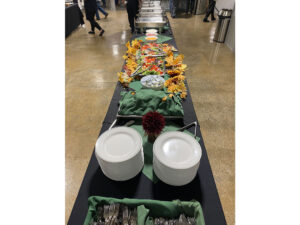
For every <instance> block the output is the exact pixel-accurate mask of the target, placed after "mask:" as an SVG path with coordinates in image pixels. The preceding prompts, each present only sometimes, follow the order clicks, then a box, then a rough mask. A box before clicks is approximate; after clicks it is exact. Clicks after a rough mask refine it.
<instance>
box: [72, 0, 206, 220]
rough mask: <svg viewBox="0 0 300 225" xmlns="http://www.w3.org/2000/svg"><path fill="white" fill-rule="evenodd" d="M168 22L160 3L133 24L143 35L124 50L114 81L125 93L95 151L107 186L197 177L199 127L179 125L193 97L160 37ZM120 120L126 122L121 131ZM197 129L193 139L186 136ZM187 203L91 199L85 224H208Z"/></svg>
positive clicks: (178, 57)
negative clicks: (187, 101)
mask: <svg viewBox="0 0 300 225" xmlns="http://www.w3.org/2000/svg"><path fill="white" fill-rule="evenodd" d="M166 21H167V19H166V17H165V13H164V12H163V10H162V9H161V6H160V1H149V0H147V1H143V2H142V4H141V8H140V11H139V15H138V19H137V21H136V25H137V29H139V31H141V32H142V33H143V35H142V36H140V35H139V36H138V37H137V38H135V39H133V40H132V41H131V42H128V43H127V44H126V47H127V51H126V54H125V55H124V56H123V58H124V60H125V63H124V65H123V68H122V71H121V72H119V73H118V74H117V76H118V82H119V84H120V85H121V86H122V91H121V93H120V95H121V98H120V101H119V104H118V105H119V106H118V112H117V115H116V119H115V121H113V122H112V124H111V125H110V127H109V128H108V129H107V130H106V131H105V132H103V133H101V135H100V136H99V138H98V140H97V142H96V145H95V152H94V153H95V156H96V159H97V162H98V164H99V166H100V169H101V171H102V173H103V174H104V175H105V176H106V177H108V178H109V179H110V180H113V181H128V180H132V179H133V178H134V177H136V176H137V175H138V174H140V173H141V172H142V173H143V174H144V175H145V176H146V177H147V178H148V179H149V180H151V182H153V184H155V183H157V182H158V180H160V181H162V182H163V183H165V184H167V185H170V186H175V187H180V186H183V185H187V184H189V183H191V182H192V181H193V180H194V178H195V177H196V175H197V172H198V169H199V166H200V160H201V157H202V148H201V146H200V144H199V142H198V141H199V138H198V137H197V134H196V127H197V122H196V121H195V122H192V123H190V124H184V125H180V126H179V125H178V124H182V123H183V121H184V120H183V118H184V110H183V105H182V104H183V103H184V101H185V99H186V97H187V95H188V90H187V87H186V77H185V72H186V70H187V65H186V64H184V63H183V59H184V55H183V54H179V53H178V50H177V49H176V47H175V46H173V45H171V44H168V43H164V42H165V41H164V40H165V39H163V38H164V37H163V35H160V34H159V33H161V32H163V31H164V26H165V25H166ZM165 38H166V37H165ZM170 39H172V38H171V37H169V39H168V40H170ZM119 120H125V123H123V125H122V126H120V123H118V121H119ZM176 121H181V122H180V123H176ZM192 127H194V128H195V130H194V133H191V132H189V131H188V130H187V129H189V128H192ZM189 130H191V129H189ZM98 173H99V171H98ZM117 184H118V183H117ZM179 198H180V193H178V196H177V199H179ZM190 200H191V201H185V202H182V201H180V200H173V201H160V200H146V199H116V198H111V197H102V196H90V197H89V199H88V213H87V216H86V218H85V221H84V225H116V224H120V225H121V224H122V225H131V224H132V225H143V224H147V225H196V224H197V225H204V224H205V222H204V215H203V211H202V207H201V205H200V203H199V202H198V201H195V200H192V199H190ZM73 221H74V220H73Z"/></svg>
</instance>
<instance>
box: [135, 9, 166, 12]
mask: <svg viewBox="0 0 300 225" xmlns="http://www.w3.org/2000/svg"><path fill="white" fill-rule="evenodd" d="M144 12H148V13H163V12H164V11H163V10H162V9H150V8H149V9H147V8H144V9H141V10H140V13H144Z"/></svg>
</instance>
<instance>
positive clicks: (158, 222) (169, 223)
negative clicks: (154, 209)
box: [154, 214, 196, 225]
mask: <svg viewBox="0 0 300 225" xmlns="http://www.w3.org/2000/svg"><path fill="white" fill-rule="evenodd" d="M154 225H196V220H195V218H192V217H186V216H185V215H184V214H181V215H180V217H179V219H165V218H162V217H159V218H155V219H154Z"/></svg>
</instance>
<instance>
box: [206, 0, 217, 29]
mask: <svg viewBox="0 0 300 225" xmlns="http://www.w3.org/2000/svg"><path fill="white" fill-rule="evenodd" d="M215 6H216V1H214V0H209V4H208V7H207V11H206V15H205V17H204V19H203V22H206V23H207V22H209V20H208V19H207V18H208V17H209V15H211V20H212V21H213V20H216V18H215V16H214V12H215Z"/></svg>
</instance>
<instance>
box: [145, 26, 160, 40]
mask: <svg viewBox="0 0 300 225" xmlns="http://www.w3.org/2000/svg"><path fill="white" fill-rule="evenodd" d="M157 32H158V31H157V30H156V29H148V30H146V41H148V42H154V41H156V40H157V38H158V37H157V35H158V34H157ZM148 38H154V39H153V40H148Z"/></svg>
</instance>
